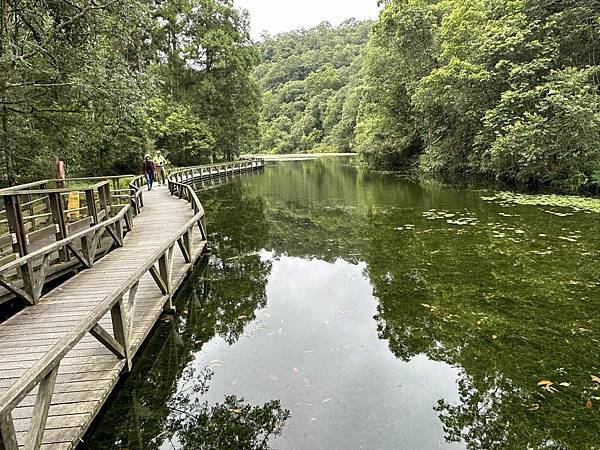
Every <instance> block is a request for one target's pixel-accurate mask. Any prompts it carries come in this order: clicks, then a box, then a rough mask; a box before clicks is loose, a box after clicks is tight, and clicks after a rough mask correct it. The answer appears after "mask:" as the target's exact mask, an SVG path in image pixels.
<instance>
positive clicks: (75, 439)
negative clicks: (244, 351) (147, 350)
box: [0, 171, 234, 450]
mask: <svg viewBox="0 0 600 450" xmlns="http://www.w3.org/2000/svg"><path fill="white" fill-rule="evenodd" d="M233 172H234V171H231V172H228V173H233ZM212 176H215V177H218V176H219V174H218V173H215V174H214V175H212ZM191 181H192V180H191V179H188V180H185V181H184V183H185V182H191ZM181 192H182V191H181V189H180V190H179V191H178V190H177V185H176V184H172V185H171V192H170V191H169V189H167V187H164V186H163V187H157V188H155V189H153V190H152V191H150V192H145V193H144V203H145V206H144V209H143V212H142V213H141V214H140V215H139V216H138V217H137V218H136V220H135V226H134V228H133V230H132V231H131V232H129V233H128V234H127V236H126V237H125V240H124V243H123V246H122V247H120V248H117V249H116V250H114V251H112V252H110V253H109V254H108V255H106V256H104V257H103V258H102V259H100V260H99V261H97V262H96V263H95V265H94V266H93V268H91V269H88V270H85V271H82V272H80V273H78V274H77V275H75V276H73V277H72V278H70V279H69V280H67V281H66V282H65V283H63V284H62V285H60V286H59V287H57V288H55V289H53V290H52V291H50V292H49V293H48V294H46V295H45V296H43V297H42V298H41V300H40V302H39V303H38V304H36V305H34V306H30V307H29V308H26V309H25V310H23V311H22V312H21V313H19V314H17V315H15V316H14V317H11V318H10V319H8V320H7V321H5V322H4V323H2V324H0V448H2V447H3V446H4V447H5V448H7V449H11V450H12V449H13V448H42V449H48V450H51V449H52V450H54V449H69V448H74V447H75V446H76V445H77V444H78V443H79V442H80V439H81V438H82V436H83V435H84V433H85V431H86V430H87V428H88V427H89V425H90V424H91V422H92V421H93V419H94V417H95V416H96V414H97V413H98V412H99V410H100V409H101V407H102V405H103V404H104V402H105V401H106V399H107V397H108V396H109V394H110V393H111V391H112V390H113V388H114V387H115V385H116V383H117V381H118V380H119V377H120V375H121V373H123V372H124V371H126V370H127V369H128V367H129V365H130V362H131V358H132V357H133V355H135V353H136V352H137V351H138V349H139V348H140V346H141V345H142V343H143V342H144V340H145V339H146V337H147V336H148V334H149V333H150V331H151V330H152V328H153V326H154V324H155V323H156V321H157V320H158V318H159V316H160V315H161V314H162V313H163V311H165V310H166V309H169V308H170V305H171V296H172V293H173V292H174V291H175V289H176V288H177V287H178V286H179V285H181V284H182V283H183V281H184V280H185V278H186V276H187V274H188V273H189V271H190V269H191V268H192V267H193V264H194V262H195V261H196V260H197V258H198V257H199V256H200V254H201V253H202V251H203V249H204V247H205V244H206V241H205V239H204V238H203V233H204V231H203V224H200V223H198V225H200V227H196V226H194V225H196V224H195V223H194V220H195V218H196V217H197V215H198V208H197V206H196V207H194V208H190V203H191V204H192V205H194V202H192V199H191V198H189V197H190V196H194V194H193V191H191V190H189V189H188V193H187V194H185V195H183V194H182V193H181ZM172 193H179V194H180V195H179V196H174V195H171V194H172ZM182 197H187V200H189V201H190V202H188V201H186V200H185V199H184V198H182ZM198 203H199V202H198ZM190 222H191V224H192V225H190ZM182 230H184V232H185V230H188V233H187V234H182ZM184 237H185V239H189V240H190V241H189V242H188V243H187V245H186V241H185V240H184ZM178 244H179V248H178ZM165 248H166V249H167V250H166V251H165V250H164V249H165ZM155 262H156V263H158V264H157V265H155ZM165 266H171V267H172V271H169V267H165ZM169 273H170V276H169ZM136 280H137V281H136ZM167 285H168V286H167ZM115 293H117V295H113V294H115ZM111 296H112V297H115V299H116V300H113V302H112V303H107V298H109V297H111ZM106 304H108V307H107V308H105V309H102V308H104V306H105V305H106ZM98 311H103V313H101V314H98V319H99V320H94V319H93V316H94V314H95V313H98ZM100 317H101V318H100ZM115 318H117V319H118V318H121V320H115ZM125 318H127V320H129V322H127V320H125ZM98 325H99V326H98ZM113 325H114V327H115V328H113ZM88 331H89V333H88ZM119 333H121V334H119ZM77 336H79V337H77ZM112 336H114V337H115V339H113V338H112ZM119 337H120V338H119ZM119 343H125V344H124V345H123V346H119ZM65 350H66V351H65ZM61 352H62V353H61ZM52 355H54V356H52ZM119 356H120V357H119ZM51 357H54V358H55V359H57V361H56V364H54V362H50V363H48V364H46V363H45V362H44V361H45V360H49V359H50V358H51ZM40 368H41V369H40ZM29 378H31V380H29ZM30 388H32V389H30ZM48 389H49V393H50V394H49V395H47V394H46V392H45V390H48ZM38 391H40V392H38ZM15 392H17V393H19V392H22V395H16V394H15ZM48 402H49V408H48V406H47V404H45V403H48ZM44 408H45V409H46V411H47V417H46V415H45V414H41V416H40V414H39V411H40V410H41V409H44ZM11 419H12V420H11ZM11 428H14V431H13V430H12V429H11ZM40 431H41V433H40ZM15 437H16V442H14V438H15Z"/></svg>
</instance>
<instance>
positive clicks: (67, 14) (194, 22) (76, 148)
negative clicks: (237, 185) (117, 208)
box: [0, 0, 260, 184]
mask: <svg viewBox="0 0 600 450" xmlns="http://www.w3.org/2000/svg"><path fill="white" fill-rule="evenodd" d="M0 16H1V17H0V19H1V20H0V164H1V165H2V169H1V171H0V174H1V175H0V184H9V183H10V184H12V183H16V182H20V181H24V180H27V179H32V178H43V177H47V176H48V175H50V174H51V173H52V160H53V158H54V157H56V156H59V157H61V158H63V159H64V160H65V161H66V165H67V171H68V175H93V174H109V173H127V172H137V170H138V169H137V167H138V164H139V161H140V159H141V157H142V156H143V154H144V153H145V152H150V151H152V150H153V149H154V148H161V149H163V150H166V151H167V152H168V154H169V158H170V159H171V161H172V162H173V163H175V164H190V163H198V162H200V161H202V160H205V161H206V160H208V158H209V157H210V156H213V157H217V158H232V157H234V156H235V155H237V154H238V152H239V151H240V150H249V149H253V148H255V146H256V140H257V136H258V112H259V108H260V93H259V91H258V86H257V83H256V81H255V79H254V78H253V76H252V71H253V70H254V68H255V66H256V64H257V63H258V61H259V54H258V51H257V49H256V47H255V46H254V45H252V44H251V42H250V37H249V22H248V16H247V13H245V12H242V11H239V10H237V9H236V8H235V7H234V6H233V0H174V1H171V0H169V1H161V0H156V1H151V2H143V1H139V0H103V1H101V2H100V1H94V0H92V1H88V0H57V1H47V0H42V1H31V0H21V1H19V2H18V3H17V1H16V0H0Z"/></svg>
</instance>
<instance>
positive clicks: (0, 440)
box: [0, 413, 19, 450]
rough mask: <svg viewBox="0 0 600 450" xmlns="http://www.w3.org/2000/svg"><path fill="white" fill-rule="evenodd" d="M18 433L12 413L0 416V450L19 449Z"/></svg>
mask: <svg viewBox="0 0 600 450" xmlns="http://www.w3.org/2000/svg"><path fill="white" fill-rule="evenodd" d="M18 449H19V445H18V444H17V433H16V432H15V425H14V422H13V419H12V415H11V414H10V413H8V415H6V416H5V417H0V450H18Z"/></svg>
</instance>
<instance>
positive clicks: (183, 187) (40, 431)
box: [0, 161, 262, 450]
mask: <svg viewBox="0 0 600 450" xmlns="http://www.w3.org/2000/svg"><path fill="white" fill-rule="evenodd" d="M260 168H262V162H261V161H246V162H241V163H226V164H217V165H212V166H199V167H195V168H186V169H178V170H174V171H172V172H171V174H170V175H169V176H168V183H169V189H170V192H171V194H173V195H178V196H179V198H181V199H185V200H187V201H188V202H189V203H190V206H191V208H192V209H193V211H194V214H193V217H192V218H191V219H190V220H189V221H188V222H186V223H185V224H184V225H183V226H182V227H181V228H180V229H179V230H174V231H173V234H172V236H171V237H170V238H168V239H167V240H166V242H164V243H163V244H162V246H161V247H160V248H158V249H157V250H156V251H155V252H154V253H153V254H152V255H151V256H150V257H149V258H148V259H147V260H146V262H145V263H144V264H143V265H142V266H141V267H139V268H137V269H135V270H134V271H133V273H132V274H131V275H130V276H129V277H128V278H127V280H125V281H124V282H123V283H121V284H120V285H119V286H117V287H115V288H114V289H113V290H112V291H111V292H108V293H107V294H106V296H105V297H104V298H103V299H102V300H101V301H100V302H99V303H98V304H97V306H96V307H94V308H93V310H91V311H89V313H87V314H86V315H85V317H83V318H82V319H81V320H80V321H79V322H78V323H77V324H76V325H74V326H73V328H72V329H71V330H69V331H67V332H65V334H64V335H63V336H62V338H61V339H60V340H59V341H58V342H57V343H56V344H54V345H53V346H52V347H51V348H50V349H49V350H48V351H47V352H46V353H45V354H44V355H43V356H42V357H41V358H40V359H38V360H37V361H35V362H34V363H33V364H32V365H31V366H30V367H29V368H27V370H26V371H25V372H24V373H23V374H22V375H21V376H20V377H19V379H18V380H17V381H16V382H15V383H14V384H13V385H12V386H10V387H9V388H8V389H7V390H6V391H4V392H3V393H2V394H1V395H0V447H4V448H5V449H8V450H17V449H18V443H17V435H16V432H15V427H14V421H13V417H12V413H13V410H14V409H15V408H16V407H17V406H18V405H19V403H20V402H21V401H22V400H23V399H24V398H25V397H26V396H27V395H28V394H29V393H30V392H31V391H32V390H34V389H35V388H36V386H37V387H38V390H37V395H36V399H35V404H34V408H33V415H32V418H31V423H30V426H29V429H28V432H27V435H26V438H25V443H24V447H25V448H26V449H38V448H40V447H41V443H42V439H43V437H44V431H45V426H46V422H47V418H48V411H49V408H50V404H51V401H52V395H53V393H54V385H55V382H56V378H57V375H58V370H59V366H60V364H61V362H62V360H63V359H64V357H65V356H66V355H67V353H68V352H69V351H70V350H71V349H72V348H73V347H75V345H77V343H79V342H80V341H81V339H82V338H83V337H84V336H86V335H87V333H90V334H91V335H92V336H94V337H95V338H96V339H97V340H98V341H99V342H100V343H102V345H104V346H106V348H108V349H109V350H110V351H111V352H112V353H113V354H114V355H115V357H116V358H118V360H119V361H121V362H120V364H121V366H120V367H126V368H131V360H132V357H133V354H132V351H133V350H132V347H131V330H132V325H133V319H134V311H135V303H136V296H137V292H138V287H139V284H140V280H141V279H142V278H143V277H144V276H145V275H146V274H147V273H149V274H150V275H151V277H149V278H148V279H149V281H150V282H154V283H156V285H157V286H158V289H159V290H160V292H161V294H162V300H161V301H162V303H161V305H164V307H163V308H164V310H167V311H168V310H172V309H173V305H172V296H173V294H174V289H175V286H174V284H173V282H172V271H173V253H174V249H175V244H177V245H178V246H179V249H180V251H181V254H182V256H183V259H184V261H185V262H186V263H187V264H190V266H191V265H192V264H193V256H192V255H193V248H192V240H193V231H194V228H195V227H196V226H198V228H199V230H200V234H201V238H202V241H206V239H207V233H206V225H205V217H204V208H203V207H202V204H201V203H200V200H199V199H198V196H197V195H196V193H195V191H194V184H195V181H201V180H203V179H207V178H208V177H210V178H214V177H220V176H226V175H227V174H233V173H239V172H243V171H246V170H257V169H260ZM143 184H144V181H143V179H142V177H136V178H134V179H133V180H131V182H130V183H129V187H128V194H127V199H128V202H127V204H124V205H121V206H120V207H117V206H115V205H114V204H113V203H111V204H110V205H111V208H110V209H112V210H113V212H112V213H111V212H110V209H109V211H108V212H107V213H106V214H107V215H106V216H105V217H103V218H102V219H103V220H102V221H101V222H99V223H97V224H92V226H90V227H89V229H86V230H83V231H81V232H78V233H75V234H73V235H70V236H65V237H64V238H63V239H61V240H57V241H56V242H54V243H52V244H51V245H49V246H46V247H43V248H41V249H39V250H37V251H34V252H32V253H31V254H25V255H21V256H19V258H18V259H17V260H16V261H14V262H11V263H10V264H11V265H10V268H11V269H12V270H21V269H22V268H23V267H25V268H26V269H25V272H26V273H29V274H30V275H31V273H32V272H31V270H32V269H31V267H33V265H34V264H33V261H34V260H36V259H40V258H41V259H42V260H43V261H42V264H41V267H40V266H39V265H38V268H37V269H36V272H35V273H34V274H33V275H34V276H33V279H35V280H36V281H35V282H34V284H31V285H30V286H29V287H28V288H27V289H29V290H25V289H20V288H18V289H16V290H15V289H14V286H12V287H11V289H13V292H15V293H17V294H18V295H20V296H23V297H24V298H25V299H26V300H27V301H29V300H31V303H35V301H36V298H38V299H39V292H38V291H39V290H40V285H39V283H40V279H42V278H43V277H41V274H40V273H39V271H40V270H44V269H43V268H44V267H46V265H47V263H48V259H49V257H48V256H47V255H49V254H52V252H54V251H57V250H60V249H66V251H67V252H70V253H71V254H72V255H75V258H77V259H78V260H80V262H81V263H82V264H83V265H84V266H87V265H91V264H92V263H93V259H94V258H93V255H92V253H93V251H94V249H95V246H96V244H94V241H95V239H97V236H98V235H101V233H103V232H108V233H109V234H110V236H111V237H112V239H113V241H114V243H115V244H117V245H123V234H122V233H123V229H122V228H120V225H118V224H121V223H122V221H125V223H126V226H127V227H130V226H132V225H133V216H134V215H135V214H136V213H138V212H139V210H140V208H141V207H142V206H143V198H142V194H141V192H142V189H141V188H142V186H143ZM105 186H106V184H105V183H104V182H99V183H98V184H97V185H92V186H90V187H88V188H87V189H88V190H89V189H92V188H93V189H94V190H95V191H96V190H98V189H106V187H105ZM19 189H24V188H23V186H21V187H19ZM62 189H63V188H56V189H52V190H51V191H52V192H47V191H48V190H44V193H43V195H53V196H54V200H53V202H54V208H55V209H56V208H59V206H60V205H57V203H62V200H61V198H60V195H62V194H63V193H64V192H63V191H62ZM119 190H120V185H119V186H114V185H113V190H112V192H111V194H114V193H115V192H119ZM32 191H42V190H40V189H39V185H37V186H34V185H32V186H31V187H29V188H27V194H32ZM0 195H2V196H5V200H6V198H7V197H12V198H14V197H15V196H17V197H18V196H20V195H23V194H22V191H21V190H14V188H13V189H12V190H5V191H0ZM36 195H37V194H36ZM103 195H105V194H103ZM117 195H120V194H118V193H117V194H116V195H113V197H117ZM56 198H58V199H59V200H60V201H57V200H56ZM123 198H125V196H124V197H123ZM12 201H13V200H12V199H9V200H8V203H9V204H10V205H14V202H13V203H11V202H12ZM52 204H53V203H51V205H52ZM11 208H13V206H11ZM7 211H9V212H8V215H9V216H11V215H13V214H14V215H16V214H17V213H18V211H21V208H14V210H8V209H7ZM63 212H64V211H63ZM55 215H56V214H54V215H53V216H52V217H53V219H54V220H58V219H60V217H55ZM11 220H12V219H11ZM21 220H22V221H23V219H22V218H21ZM99 220H100V218H99ZM9 223H11V222H9ZM127 223H129V225H127ZM55 225H56V224H55ZM58 228H60V224H59V227H57V229H58ZM11 233H12V229H11ZM77 242H79V243H80V244H81V248H77V247H75V245H74V243H77ZM18 243H19V241H18V240H17V244H18ZM84 249H85V250H84ZM86 252H87V253H86ZM4 269H5V268H4V267H3V268H2V269H0V270H4ZM144 282H146V281H144ZM32 288H33V290H32ZM21 291H23V292H21ZM34 294H35V295H34ZM108 313H110V316H111V321H112V328H113V330H112V333H109V332H108V331H107V330H106V329H105V328H103V327H102V326H101V325H100V321H101V320H102V318H103V317H104V316H105V315H107V314H108Z"/></svg>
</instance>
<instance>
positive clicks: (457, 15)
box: [356, 0, 600, 190]
mask: <svg viewBox="0 0 600 450" xmlns="http://www.w3.org/2000/svg"><path fill="white" fill-rule="evenodd" d="M385 3H386V5H385V8H384V10H383V12H382V13H381V15H380V18H379V21H378V23H377V24H376V25H375V27H374V32H373V34H372V37H371V40H370V42H369V45H368V47H367V49H366V51H365V54H364V58H365V63H364V72H363V80H364V91H363V96H362V99H361V107H360V119H359V124H358V126H357V131H356V134H357V146H358V148H359V149H360V150H361V152H362V153H363V155H364V157H365V158H366V160H367V161H368V162H369V163H370V164H372V165H374V166H376V167H396V166H398V165H401V164H416V165H417V166H418V167H419V168H420V169H421V170H422V171H425V172H437V173H444V174H454V175H463V174H471V175H478V176H486V177H489V178H497V179H500V180H503V181H507V182H513V183H520V184H525V185H530V186H531V185H548V186H553V187H556V188H564V189H568V190H578V189H581V188H583V187H587V188H595V189H597V186H598V183H599V181H600V101H599V97H598V89H599V83H598V82H599V74H598V61H599V57H600V54H598V50H597V46H598V44H599V43H600V33H599V30H600V2H598V1H595V0H594V1H574V2H564V1H559V0H550V1H549V0H544V1H542V0H490V1H483V0H440V1H436V0H403V1H387V2H385Z"/></svg>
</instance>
